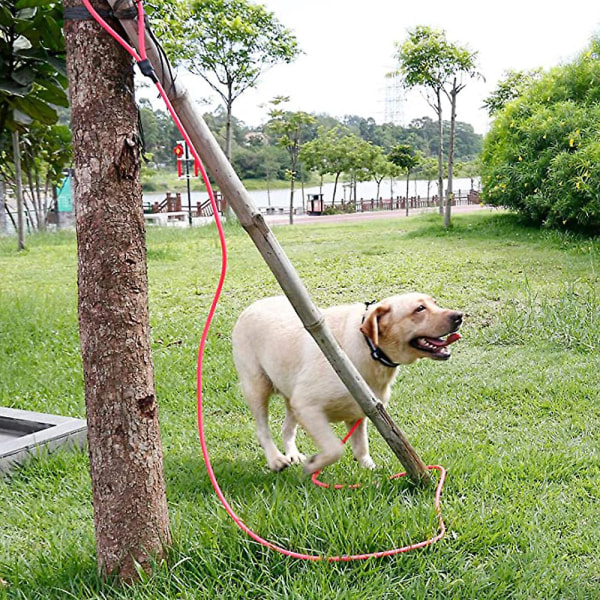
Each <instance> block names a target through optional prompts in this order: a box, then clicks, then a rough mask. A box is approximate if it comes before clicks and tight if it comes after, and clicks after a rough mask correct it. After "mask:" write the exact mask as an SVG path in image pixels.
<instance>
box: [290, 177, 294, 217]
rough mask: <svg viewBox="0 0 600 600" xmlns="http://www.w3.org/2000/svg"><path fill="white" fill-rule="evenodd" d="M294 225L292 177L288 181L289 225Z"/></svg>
mask: <svg viewBox="0 0 600 600" xmlns="http://www.w3.org/2000/svg"><path fill="white" fill-rule="evenodd" d="M293 224H294V176H293V175H292V179H291V181H290V225H293Z"/></svg>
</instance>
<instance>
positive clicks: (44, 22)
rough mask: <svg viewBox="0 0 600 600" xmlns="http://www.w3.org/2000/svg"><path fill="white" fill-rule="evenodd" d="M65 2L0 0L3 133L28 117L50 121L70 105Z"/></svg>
mask: <svg viewBox="0 0 600 600" xmlns="http://www.w3.org/2000/svg"><path fill="white" fill-rule="evenodd" d="M61 19H62V7H61V4H60V3H59V2H56V1H53V0H17V1H13V2H5V3H3V4H2V6H0V65H1V66H2V71H1V73H2V74H1V75H0V134H1V133H2V132H3V130H5V129H10V130H13V129H15V128H19V129H21V130H24V126H25V125H27V124H28V123H29V122H38V123H41V124H44V125H51V124H53V123H55V122H56V121H57V118H58V116H57V113H56V110H55V109H54V106H68V99H67V95H66V91H65V90H66V86H67V81H66V77H65V68H64V39H63V35H62V29H61V26H60V24H59V23H60V22H61Z"/></svg>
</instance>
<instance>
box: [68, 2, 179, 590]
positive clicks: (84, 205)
mask: <svg viewBox="0 0 600 600" xmlns="http://www.w3.org/2000/svg"><path fill="white" fill-rule="evenodd" d="M76 5H79V0H65V6H66V7H70V6H76ZM97 6H98V7H99V8H101V9H103V10H108V9H109V8H110V7H109V5H108V4H107V3H106V2H98V3H97ZM110 22H111V24H112V25H113V26H116V27H118V22H115V21H114V20H112V19H111V20H110ZM65 38H66V47H67V66H68V73H69V90H70V98H71V104H72V129H73V147H74V156H75V161H74V168H75V182H74V184H75V185H74V196H75V208H76V227H77V241H78V254H79V261H78V265H79V272H78V283H79V288H78V289H79V306H78V310H79V331H80V342H81V354H82V360H83V373H84V383H85V402H86V414H87V423H88V441H89V454H90V470H91V478H92V501H93V506H94V524H95V528H96V548H97V557H98V568H99V570H100V572H101V573H103V574H115V575H117V574H118V575H119V576H120V577H121V579H124V580H132V579H135V578H137V577H138V576H139V574H138V568H140V567H141V569H144V570H146V571H150V570H151V569H152V565H153V561H154V560H155V559H156V560H160V559H161V558H163V557H164V555H165V550H166V548H167V547H168V545H169V544H170V540H171V536H170V532H169V515H168V511H167V502H166V496H165V481H164V476H163V471H162V448H161V440H160V433H159V424H158V406H157V401H156V394H155V390H154V373H153V366H152V354H151V349H150V325H149V318H148V278H147V267H146V248H145V239H144V217H143V213H142V194H141V192H142V190H141V185H140V177H139V176H140V162H141V161H140V157H139V150H138V127H137V123H138V114H137V108H136V106H135V102H134V98H133V97H132V95H131V93H130V91H129V90H131V89H133V69H132V61H131V58H130V57H129V55H128V54H127V53H126V52H125V51H124V50H123V49H122V48H121V47H120V46H119V45H118V44H116V43H115V41H114V40H113V39H112V38H111V37H110V36H109V35H108V34H106V33H105V32H104V31H103V30H102V29H101V28H100V26H99V25H97V24H96V23H95V22H94V21H76V20H72V21H67V22H66V24H65Z"/></svg>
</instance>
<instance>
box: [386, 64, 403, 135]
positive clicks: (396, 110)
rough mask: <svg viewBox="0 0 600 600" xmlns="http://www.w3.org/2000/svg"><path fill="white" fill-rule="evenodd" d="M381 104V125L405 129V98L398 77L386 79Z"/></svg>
mask: <svg viewBox="0 0 600 600" xmlns="http://www.w3.org/2000/svg"><path fill="white" fill-rule="evenodd" d="M383 103H384V104H383V123H392V124H393V125H400V126H402V127H406V124H407V123H406V116H405V112H404V107H405V104H406V97H405V95H404V88H403V86H402V80H401V78H400V76H399V75H393V76H392V77H389V78H386V80H385V88H384V99H383Z"/></svg>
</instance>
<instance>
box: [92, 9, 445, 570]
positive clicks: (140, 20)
mask: <svg viewBox="0 0 600 600" xmlns="http://www.w3.org/2000/svg"><path fill="white" fill-rule="evenodd" d="M83 4H84V5H85V7H86V8H87V9H88V11H89V12H90V14H91V15H92V16H93V17H94V19H95V20H96V21H97V22H98V24H99V25H100V26H101V27H102V28H103V29H104V30H105V31H106V32H107V33H108V34H109V35H110V36H111V37H112V38H114V39H115V40H116V41H117V42H118V43H119V44H120V45H121V46H122V47H123V48H125V50H127V52H128V53H129V54H130V55H131V56H132V57H133V58H134V59H135V61H136V62H137V63H138V65H139V66H140V69H141V70H142V72H143V73H144V75H146V76H148V77H150V78H151V79H152V81H154V83H155V84H156V87H157V89H158V92H159V94H160V96H161V98H162V99H163V101H164V103H165V105H166V107H167V109H168V111H169V114H170V115H171V117H172V119H173V121H174V123H175V125H176V126H177V129H179V131H180V133H181V135H182V136H183V138H184V140H185V141H186V143H187V145H188V147H189V148H190V150H191V152H192V155H193V157H194V158H195V159H196V161H197V162H198V164H199V166H200V173H201V174H202V179H203V180H204V185H205V186H206V189H207V191H208V196H209V199H210V203H211V206H212V209H213V214H214V216H215V223H216V226H217V231H218V235H219V241H220V247H221V273H220V275H219V281H218V284H217V288H216V291H215V294H214V297H213V299H212V302H211V306H210V310H209V313H208V317H207V319H206V322H205V324H204V328H203V330H202V337H201V340H200V347H199V349H198V361H197V387H196V393H197V405H196V406H197V413H198V435H199V438H200V446H201V448H202V456H203V457H204V462H205V463H206V470H207V471H208V476H209V478H210V481H211V483H212V485H213V487H214V489H215V492H216V494H217V496H218V498H219V500H220V501H221V503H222V504H223V507H224V508H225V510H226V511H227V513H228V514H229V516H230V517H231V518H232V519H233V520H234V521H235V523H236V525H237V526H238V527H239V528H240V529H241V530H242V531H244V532H245V533H247V534H248V535H249V536H250V537H251V538H252V539H253V540H255V541H256V542H258V543H259V544H261V545H263V546H265V547H267V548H270V549H271V550H275V551H276V552H279V553H281V554H283V555H285V556H290V557H292V558H297V559H301V560H311V561H320V560H326V561H328V562H345V561H353V560H364V559H367V558H379V557H383V556H392V555H394V554H400V553H402V552H408V551H410V550H416V549H417V548H424V547H425V546H430V545H431V544H435V542H437V541H439V540H440V539H442V538H443V537H444V534H445V533H446V526H445V524H444V520H443V518H442V512H441V494H442V488H443V486H444V481H445V479H446V470H445V469H444V467H441V466H438V465H434V466H428V467H427V468H428V469H429V470H437V471H439V472H440V476H439V480H438V484H437V487H436V490H435V510H436V514H437V518H438V521H439V532H438V533H437V535H435V536H433V537H431V538H429V539H427V540H424V541H422V542H418V543H415V544H410V545H408V546H403V547H402V548H392V549H389V550H382V551H380V552H370V553H367V554H352V555H341V556H323V555H318V554H303V553H300V552H294V551H293V550H288V549H286V548H282V547H281V546H278V545H277V544H274V543H273V542H269V541H268V540H265V539H264V538H262V537H261V536H260V535H258V534H257V533H255V532H254V531H252V530H251V529H250V528H249V527H248V526H247V525H246V524H245V523H244V522H243V521H242V519H241V518H240V517H238V515H237V514H236V513H235V511H234V510H233V508H232V507H231V505H230V504H229V502H228V501H227V499H226V498H225V495H224V494H223V492H222V490H221V488H220V486H219V482H218V481H217V478H216V476H215V473H214V470H213V467H212V463H211V461H210V456H209V453H208V448H207V445H206V438H205V435H204V419H203V411H202V361H203V358H204V349H205V346H206V340H207V337H208V332H209V329H210V326H211V323H212V320H213V317H214V314H215V311H216V308H217V304H218V302H219V298H220V296H221V292H222V290H223V284H224V282H225V274H226V271H227V246H226V242H225V233H224V231H223V226H222V224H221V220H220V218H219V211H218V208H217V203H216V200H215V196H214V193H213V190H212V187H211V185H210V181H209V179H208V175H207V174H206V170H205V169H204V166H203V164H202V161H201V160H200V156H199V154H198V153H197V151H196V149H195V148H194V145H193V144H192V141H191V139H190V138H189V135H188V133H187V132H186V130H185V128H184V127H183V124H182V123H181V121H180V120H179V117H178V116H177V114H176V113H175V110H174V109H173V106H172V105H171V101H170V100H169V98H168V96H167V93H166V92H165V90H164V88H163V86H162V85H161V83H160V81H158V78H157V77H156V75H155V74H154V71H153V69H152V66H151V65H149V63H148V58H147V56H146V42H145V20H144V18H145V14H144V7H143V4H142V2H141V0H137V13H138V16H137V24H138V46H139V53H138V52H137V51H136V50H135V48H133V47H132V46H131V45H130V44H128V43H127V42H126V41H125V40H124V39H123V38H122V37H121V36H120V35H118V34H117V33H116V32H115V31H114V29H113V28H112V27H110V25H108V23H106V21H105V20H104V19H103V18H102V17H101V16H100V15H99V14H98V12H97V11H96V10H95V9H94V7H93V6H92V5H91V4H90V1H89V0H83ZM140 63H141V65H140ZM360 421H361V420H359V421H357V422H356V423H355V424H354V425H353V427H352V428H351V429H350V431H349V432H348V434H347V435H346V437H345V438H344V439H343V440H342V441H343V443H346V442H347V441H348V439H350V436H351V435H352V434H353V433H354V431H355V430H356V428H357V427H358V425H359V424H360ZM319 473H320V471H318V472H316V473H313V476H312V481H313V482H314V483H315V485H318V486H319V487H323V488H328V487H330V486H329V484H327V483H323V482H321V481H319V480H318V479H317V477H318V475H319ZM405 475H406V473H397V474H396V475H392V476H391V477H390V479H397V478H399V477H404V476H405ZM333 487H334V488H335V489H343V488H344V487H349V488H357V487H360V484H353V485H350V486H344V485H340V484H336V485H334V486H333Z"/></svg>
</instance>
